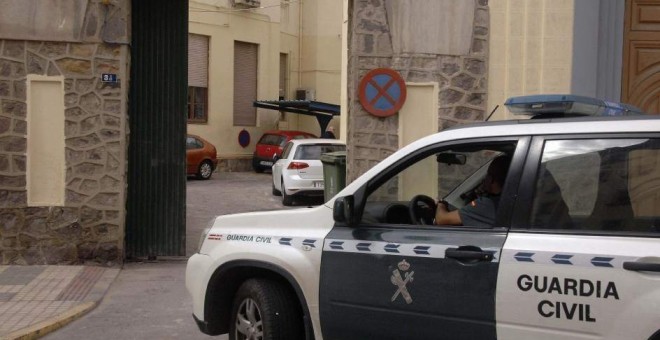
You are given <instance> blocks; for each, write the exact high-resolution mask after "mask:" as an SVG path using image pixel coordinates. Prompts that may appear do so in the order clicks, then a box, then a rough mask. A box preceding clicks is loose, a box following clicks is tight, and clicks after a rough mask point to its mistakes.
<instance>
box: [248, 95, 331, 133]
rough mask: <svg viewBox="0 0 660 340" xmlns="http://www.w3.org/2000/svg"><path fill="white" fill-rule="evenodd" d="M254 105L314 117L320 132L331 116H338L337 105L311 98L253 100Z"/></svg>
mask: <svg viewBox="0 0 660 340" xmlns="http://www.w3.org/2000/svg"><path fill="white" fill-rule="evenodd" d="M252 105H253V106H254V107H259V108H262V109H271V110H276V111H284V112H291V113H299V114H301V115H306V116H313V117H316V120H317V121H318V122H319V125H320V126H321V134H323V133H324V132H325V129H326V128H327V127H328V124H329V123H330V121H331V120H332V117H334V116H339V108H340V106H339V105H335V104H329V103H323V102H316V101H312V100H255V101H254V102H253V104H252Z"/></svg>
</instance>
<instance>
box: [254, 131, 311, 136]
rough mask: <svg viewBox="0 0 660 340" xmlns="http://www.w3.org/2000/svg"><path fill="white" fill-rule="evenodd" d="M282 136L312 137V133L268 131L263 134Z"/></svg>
mask: <svg viewBox="0 0 660 340" xmlns="http://www.w3.org/2000/svg"><path fill="white" fill-rule="evenodd" d="M268 134H270V135H282V136H298V135H309V136H314V134H313V133H309V132H305V131H297V130H269V131H266V132H264V135H268Z"/></svg>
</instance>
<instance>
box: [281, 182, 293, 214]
mask: <svg viewBox="0 0 660 340" xmlns="http://www.w3.org/2000/svg"><path fill="white" fill-rule="evenodd" d="M281 191H282V204H284V205H286V206H287V207H288V206H291V205H293V197H291V196H289V195H287V194H286V189H285V188H284V179H283V180H282V190H281Z"/></svg>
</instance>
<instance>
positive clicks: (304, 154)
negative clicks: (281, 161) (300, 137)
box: [293, 144, 346, 160]
mask: <svg viewBox="0 0 660 340" xmlns="http://www.w3.org/2000/svg"><path fill="white" fill-rule="evenodd" d="M345 150H346V146H345V145H339V144H309V145H300V146H299V147H298V150H296V154H295V155H294V157H293V159H297V160H311V159H320V158H321V154H324V153H328V152H335V151H345Z"/></svg>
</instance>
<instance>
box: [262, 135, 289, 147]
mask: <svg viewBox="0 0 660 340" xmlns="http://www.w3.org/2000/svg"><path fill="white" fill-rule="evenodd" d="M284 143H286V138H284V137H283V136H279V135H272V134H266V135H263V137H261V139H260V140H259V143H258V144H265V145H278V146H282V145H284Z"/></svg>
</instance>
